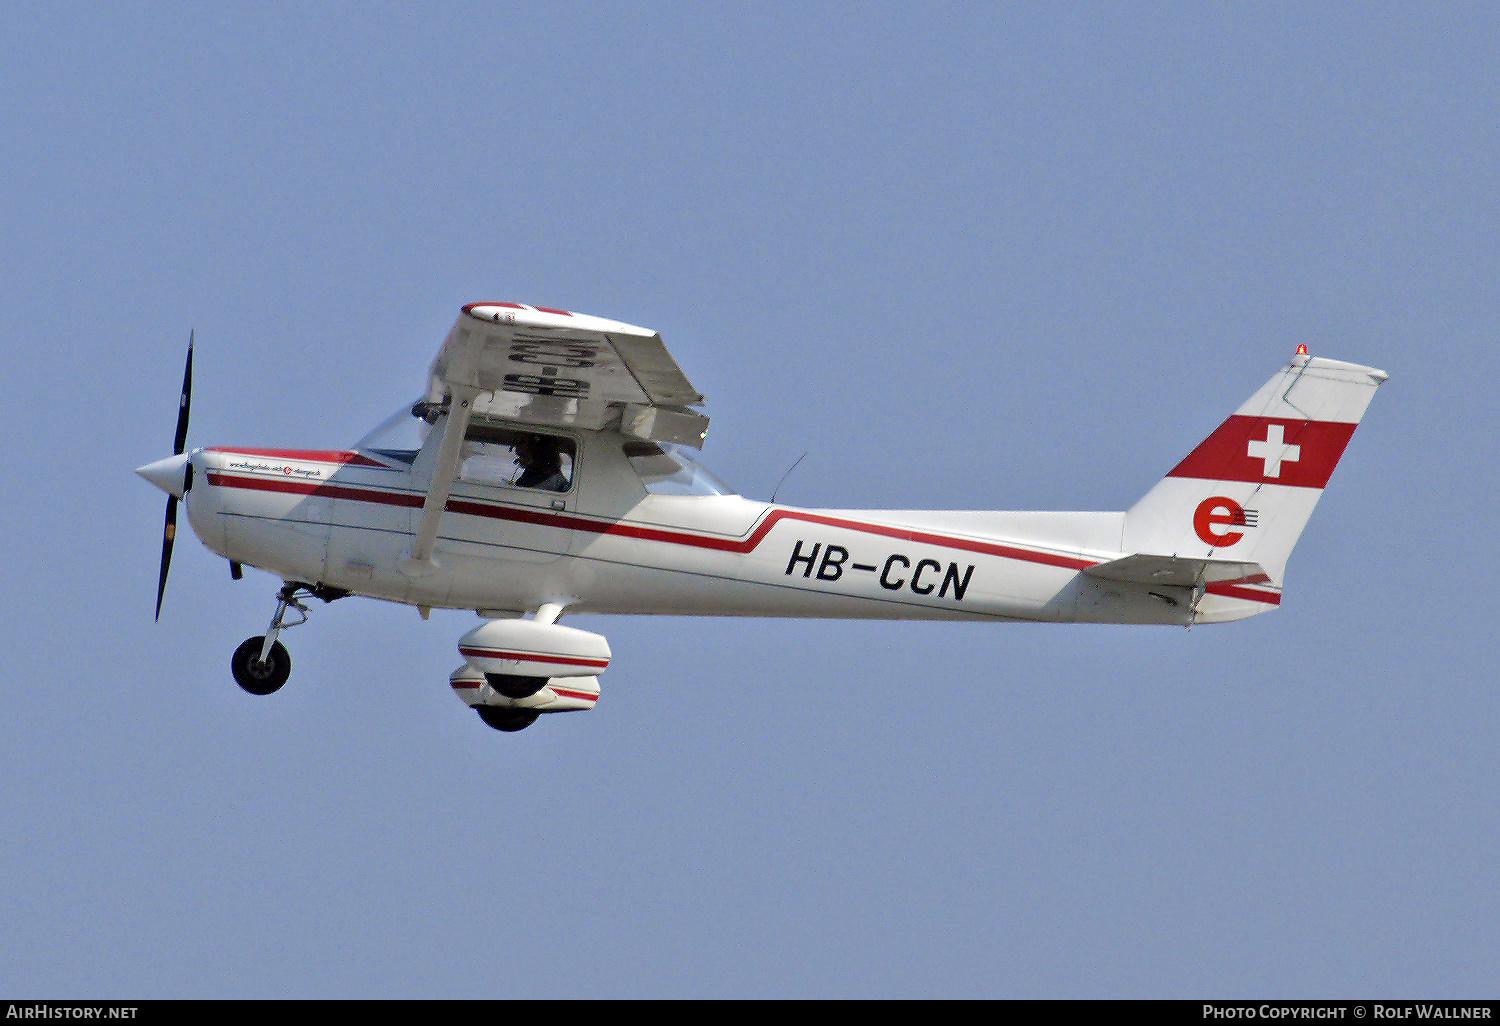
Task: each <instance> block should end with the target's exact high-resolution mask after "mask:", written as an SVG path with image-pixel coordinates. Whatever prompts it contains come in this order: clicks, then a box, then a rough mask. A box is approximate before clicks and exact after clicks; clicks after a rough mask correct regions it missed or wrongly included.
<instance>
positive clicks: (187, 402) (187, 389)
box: [156, 331, 193, 621]
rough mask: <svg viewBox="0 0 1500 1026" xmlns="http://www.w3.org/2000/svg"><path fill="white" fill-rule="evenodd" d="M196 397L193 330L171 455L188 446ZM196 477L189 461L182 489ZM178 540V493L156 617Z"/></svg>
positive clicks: (171, 498)
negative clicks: (173, 549)
mask: <svg viewBox="0 0 1500 1026" xmlns="http://www.w3.org/2000/svg"><path fill="white" fill-rule="evenodd" d="M192 400H193V332H192V331H189V332H188V351H187V363H186V364H184V365H183V368H182V395H181V397H179V398H178V400H177V435H176V438H174V439H173V442H172V455H173V456H181V455H182V450H183V449H184V448H186V447H187V430H188V411H189V410H190V409H191V407H192ZM192 480H193V465H192V464H191V463H189V464H188V465H187V467H186V469H185V471H184V473H183V478H182V490H183V492H184V493H185V492H186V491H187V489H188V486H189V485H190V484H191V482H192ZM176 540H177V496H176V495H170V494H169V495H168V496H167V522H166V524H165V525H164V526H163V527H162V529H161V577H160V578H159V579H158V580H157V582H156V619H157V620H158V621H160V620H161V600H162V596H163V595H165V594H166V592H167V569H168V568H169V567H171V565H172V543H173V542H174V541H176Z"/></svg>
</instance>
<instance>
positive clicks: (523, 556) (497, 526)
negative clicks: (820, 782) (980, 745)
mask: <svg viewBox="0 0 1500 1026" xmlns="http://www.w3.org/2000/svg"><path fill="white" fill-rule="evenodd" d="M436 434H437V433H436V432H434V436H435V435H436ZM569 437H570V439H571V441H572V442H573V443H574V446H575V448H574V450H573V451H574V455H573V471H574V472H573V474H572V480H571V482H570V484H569V487H568V488H567V489H566V490H565V491H546V490H537V489H534V488H523V487H517V486H515V485H509V484H504V483H493V482H483V481H477V480H465V479H463V478H460V479H459V480H458V481H456V482H455V484H454V486H453V488H452V491H451V494H450V496H449V498H448V500H447V504H446V510H445V512H444V514H443V518H442V521H441V526H440V529H439V533H438V540H437V546H436V549H435V552H434V561H435V563H436V564H437V565H436V569H435V570H430V571H429V572H426V573H420V574H413V573H411V572H410V570H409V569H403V565H402V560H403V556H405V555H406V554H407V553H409V552H410V550H411V546H412V539H413V534H414V530H415V525H416V523H417V521H418V519H419V518H420V515H421V511H422V504H423V500H424V497H425V496H426V493H427V481H428V479H429V478H430V475H431V463H432V459H433V457H432V454H431V452H430V450H431V449H432V448H433V446H432V445H424V446H423V448H422V449H421V450H419V451H413V452H411V453H409V454H407V455H405V456H403V457H400V458H391V457H390V456H389V455H388V454H384V453H381V452H372V451H355V450H338V451H315V450H268V449H240V448H229V447H222V448H210V449H199V450H196V451H195V452H194V453H193V454H192V457H191V458H192V464H193V468H194V474H193V484H192V488H191V490H190V492H189V493H188V495H187V503H188V510H189V517H190V522H191V524H192V527H193V529H194V531H195V532H196V533H197V535H198V536H199V538H200V539H202V541H203V543H204V544H205V545H206V546H207V547H208V548H210V549H211V550H213V551H214V552H216V553H218V554H220V555H222V556H224V557H225V558H226V559H229V560H231V561H233V562H236V563H243V564H246V565H251V566H256V567H260V568H262V569H265V570H267V571H270V572H271V573H274V574H277V575H278V576H280V577H282V578H283V579H286V580H293V581H302V582H306V583H309V584H322V585H326V586H328V587H331V588H337V589H342V590H346V591H348V592H350V593H353V594H358V595H365V596H369V597H373V598H379V599H385V600H389V601H393V602H401V603H407V604H411V605H416V606H419V607H430V608H464V609H474V610H479V611H481V612H482V613H484V614H486V615H519V614H520V613H522V612H524V611H527V610H534V609H536V608H538V607H539V606H541V605H542V604H544V603H557V604H559V605H561V606H562V607H564V608H565V609H567V610H568V611H569V612H570V613H573V612H592V613H655V614H682V615H708V616H718V615H734V616H746V615H749V616H786V617H828V618H870V619H966V620H1028V621H1054V622H1057V621H1064V622H1104V623H1162V624H1184V623H1186V622H1188V619H1189V618H1190V613H1189V612H1188V610H1189V605H1190V601H1189V600H1190V589H1187V588H1180V587H1179V588H1172V587H1146V586H1143V585H1131V584H1123V583H1120V582H1114V581H1105V580H1099V579H1096V578H1094V577H1092V576H1090V575H1088V574H1085V573H1083V572H1082V571H1084V570H1087V569H1088V568H1090V567H1093V566H1096V565H1098V564H1100V563H1104V562H1107V561H1109V560H1112V559H1115V558H1117V557H1119V556H1120V555H1121V549H1120V542H1121V537H1122V533H1123V530H1124V520H1125V514H1123V513H1071V512H1061V513H1039V512H1016V513H1010V512H965V511H946V512H945V511H931V512H929V511H921V512H919V511H886V510H827V509H800V508H796V507H790V506H782V505H775V504H772V503H766V502H759V501H755V500H751V499H746V498H743V497H741V496H738V495H731V494H697V495H672V494H654V493H652V492H651V491H648V486H647V484H646V483H643V480H642V478H641V476H640V475H638V474H637V472H636V470H635V469H634V468H633V466H632V464H631V461H630V459H629V457H628V455H627V454H628V452H629V448H628V447H629V446H630V445H631V444H632V443H631V441H630V440H629V439H627V438H625V437H623V436H621V435H618V434H615V433H612V432H608V431H579V432H576V433H575V434H573V435H571V436H569ZM1211 590H1212V591H1215V592H1218V593H1217V594H1213V595H1208V596H1205V597H1204V600H1203V602H1202V603H1200V604H1199V606H1198V609H1197V621H1198V622H1203V621H1205V620H1215V619H1236V618H1239V617H1241V616H1246V615H1251V614H1252V613H1255V612H1261V611H1264V610H1265V609H1268V608H1272V606H1271V605H1270V604H1268V602H1267V601H1266V600H1265V599H1264V598H1262V597H1260V596H1258V595H1257V593H1256V592H1255V591H1254V590H1245V589H1241V590H1240V593H1238V594H1236V593H1235V591H1234V589H1228V590H1227V591H1226V589H1211Z"/></svg>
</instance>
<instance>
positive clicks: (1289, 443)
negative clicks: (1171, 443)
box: [1167, 414, 1357, 488]
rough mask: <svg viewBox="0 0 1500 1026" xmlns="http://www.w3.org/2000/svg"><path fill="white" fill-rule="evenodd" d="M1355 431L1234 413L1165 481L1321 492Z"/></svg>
mask: <svg viewBox="0 0 1500 1026" xmlns="http://www.w3.org/2000/svg"><path fill="white" fill-rule="evenodd" d="M1356 426H1357V425H1354V424H1344V423H1339V422H1336V421H1324V420H1287V419H1284V418H1277V417H1242V416H1240V415H1238V414H1236V415H1235V416H1233V417H1230V418H1229V419H1228V420H1226V421H1225V422H1224V423H1223V424H1220V425H1219V429H1218V430H1217V431H1215V432H1214V433H1213V434H1211V435H1209V436H1208V437H1207V438H1205V439H1204V440H1203V442H1202V444H1200V445H1199V446H1198V448H1196V449H1194V450H1193V451H1192V452H1191V453H1189V454H1188V458H1187V459H1185V460H1183V461H1182V462H1181V463H1179V464H1177V466H1176V467H1174V468H1173V469H1172V472H1171V473H1170V474H1168V475H1167V476H1168V477H1195V478H1201V479H1203V480H1207V481H1251V482H1255V483H1257V484H1260V483H1265V484H1282V485H1293V486H1296V487H1300V488H1322V487H1323V486H1324V485H1326V484H1328V478H1329V477H1330V476H1332V474H1333V468H1334V467H1336V466H1338V464H1339V458H1340V457H1342V456H1343V455H1344V449H1345V447H1347V446H1348V444H1349V438H1350V436H1352V435H1353V434H1354V428H1355V427H1356Z"/></svg>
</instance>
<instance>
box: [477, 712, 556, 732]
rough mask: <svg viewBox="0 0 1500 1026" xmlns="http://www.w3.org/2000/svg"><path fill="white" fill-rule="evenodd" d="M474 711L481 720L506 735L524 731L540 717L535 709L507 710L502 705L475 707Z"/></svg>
mask: <svg viewBox="0 0 1500 1026" xmlns="http://www.w3.org/2000/svg"><path fill="white" fill-rule="evenodd" d="M474 711H475V712H477V713H478V714H479V718H480V719H481V720H483V721H484V722H486V723H488V724H489V725H490V726H492V727H494V728H495V729H496V730H503V731H505V732H506V733H507V734H514V733H515V732H516V731H518V730H525V729H526V728H527V727H529V726H531V725H532V724H533V723H535V722H536V718H537V717H538V716H540V715H541V713H539V712H537V711H536V710H535V709H508V708H506V707H505V706H503V705H476V706H475V707H474Z"/></svg>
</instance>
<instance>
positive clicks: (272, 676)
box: [229, 581, 313, 695]
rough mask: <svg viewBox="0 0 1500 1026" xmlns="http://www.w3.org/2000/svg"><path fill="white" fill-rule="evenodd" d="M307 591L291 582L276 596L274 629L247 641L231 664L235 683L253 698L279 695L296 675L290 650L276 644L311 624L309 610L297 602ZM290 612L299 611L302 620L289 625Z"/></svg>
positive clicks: (301, 585)
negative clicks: (292, 630)
mask: <svg viewBox="0 0 1500 1026" xmlns="http://www.w3.org/2000/svg"><path fill="white" fill-rule="evenodd" d="M304 589H306V590H307V591H313V589H311V588H308V587H307V586H306V585H304V584H293V583H291V582H290V581H288V582H287V583H285V584H283V585H282V586H281V590H280V591H279V592H277V593H276V615H274V616H272V617H271V626H270V629H268V630H267V631H266V633H265V634H264V635H261V636H258V637H254V638H247V639H245V642H244V643H243V644H242V645H240V647H239V648H237V649H235V650H234V656H233V657H232V658H231V659H230V660H229V669H230V671H231V672H232V673H233V674H234V682H235V683H236V684H238V685H239V686H240V687H242V688H244V689H245V690H246V691H248V692H250V694H252V695H269V694H272V693H273V692H275V691H277V690H278V689H279V688H280V687H281V685H283V684H285V683H286V679H287V677H288V676H290V675H291V672H292V657H291V656H290V655H288V654H287V650H286V646H284V645H283V644H282V643H281V642H279V641H277V640H276V637H277V635H279V634H280V633H281V632H282V631H284V630H286V629H287V628H288V627H298V626H301V625H302V624H304V623H306V622H307V607H306V606H305V605H303V604H302V603H301V602H299V601H297V593H298V592H299V591H302V590H304ZM288 609H295V610H296V611H297V613H298V615H299V616H300V619H297V620H293V621H291V622H287V618H286V614H287V610H288Z"/></svg>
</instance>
